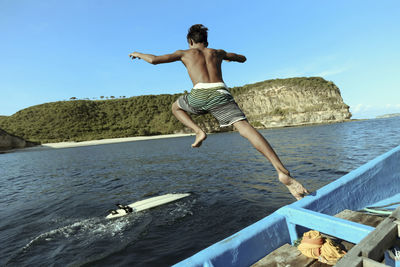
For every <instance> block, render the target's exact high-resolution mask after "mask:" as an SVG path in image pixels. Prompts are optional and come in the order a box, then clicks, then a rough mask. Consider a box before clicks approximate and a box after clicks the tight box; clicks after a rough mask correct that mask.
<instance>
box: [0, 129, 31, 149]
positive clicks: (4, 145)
mask: <svg viewBox="0 0 400 267" xmlns="http://www.w3.org/2000/svg"><path fill="white" fill-rule="evenodd" d="M35 145H37V144H36V143H33V142H29V141H25V140H24V139H22V138H20V137H18V136H14V135H11V134H9V133H7V132H6V131H4V130H2V129H0V152H2V151H6V150H10V149H14V148H24V147H31V146H35Z"/></svg>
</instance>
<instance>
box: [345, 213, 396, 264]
mask: <svg viewBox="0 0 400 267" xmlns="http://www.w3.org/2000/svg"><path fill="white" fill-rule="evenodd" d="M396 211H397V212H398V211H400V207H399V208H397V209H396ZM397 236H398V225H397V224H396V223H395V218H394V217H392V216H391V217H388V218H386V219H385V220H384V221H383V222H382V223H380V224H379V225H378V226H377V227H376V229H375V230H374V231H373V232H372V233H371V234H369V235H368V236H367V237H366V238H364V239H363V240H362V241H361V242H360V243H358V244H357V246H355V247H354V248H353V249H351V250H350V251H349V252H348V253H347V254H346V255H345V256H344V257H343V258H342V259H341V260H340V261H339V262H338V264H337V266H338V267H347V266H350V265H349V264H351V262H353V261H355V260H356V259H357V258H359V259H360V258H361V257H363V262H364V261H365V258H369V259H371V260H374V261H377V262H381V261H382V260H383V258H384V254H383V253H384V251H385V250H387V249H388V248H389V247H391V246H392V245H393V244H394V243H395V242H396V239H397ZM367 262H368V261H367Z"/></svg>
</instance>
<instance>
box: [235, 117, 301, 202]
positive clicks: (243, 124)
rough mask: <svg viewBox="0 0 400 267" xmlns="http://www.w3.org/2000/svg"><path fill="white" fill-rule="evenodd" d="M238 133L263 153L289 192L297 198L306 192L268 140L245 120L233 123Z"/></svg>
mask: <svg viewBox="0 0 400 267" xmlns="http://www.w3.org/2000/svg"><path fill="white" fill-rule="evenodd" d="M233 125H234V126H235V128H236V129H237V130H238V131H239V133H240V135H241V136H243V137H246V138H247V139H248V140H249V141H250V143H251V144H252V145H253V146H254V147H255V148H256V149H257V150H258V151H259V152H260V153H261V154H263V155H264V156H265V157H266V158H267V159H268V160H269V161H270V162H271V163H272V165H273V166H274V168H275V169H276V171H277V172H278V177H279V181H281V182H282V183H283V184H284V185H286V186H287V188H288V189H289V191H290V193H291V194H292V195H293V196H294V197H295V198H296V199H297V200H299V199H301V198H302V197H304V195H305V194H308V191H307V189H305V188H304V187H303V185H301V184H300V183H299V182H297V181H296V180H295V179H294V178H292V177H291V176H290V173H289V171H288V170H287V169H286V168H285V167H284V166H283V164H282V162H281V160H280V159H279V157H278V155H277V154H276V153H275V151H274V150H273V148H272V147H271V146H270V144H269V143H268V141H267V140H266V139H265V138H264V136H262V135H261V134H260V133H259V132H258V131H257V130H256V129H254V127H253V126H251V124H250V123H249V122H248V121H247V120H241V121H238V122H235V123H234V124H233Z"/></svg>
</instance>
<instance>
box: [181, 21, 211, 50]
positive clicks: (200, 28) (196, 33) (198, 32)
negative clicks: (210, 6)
mask: <svg viewBox="0 0 400 267" xmlns="http://www.w3.org/2000/svg"><path fill="white" fill-rule="evenodd" d="M207 31H208V29H207V28H206V27H204V25H203V24H195V25H193V26H192V27H190V29H189V31H188V34H187V36H186V38H187V41H188V43H189V44H190V40H192V41H193V43H203V44H204V45H205V46H206V47H207V46H208V42H207Z"/></svg>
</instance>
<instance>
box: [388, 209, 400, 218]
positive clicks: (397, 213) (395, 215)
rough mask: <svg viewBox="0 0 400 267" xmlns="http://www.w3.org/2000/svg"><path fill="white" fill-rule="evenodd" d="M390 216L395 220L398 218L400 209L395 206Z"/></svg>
mask: <svg viewBox="0 0 400 267" xmlns="http://www.w3.org/2000/svg"><path fill="white" fill-rule="evenodd" d="M390 217H391V218H394V219H396V220H400V209H399V208H397V209H395V210H394V211H393V212H392V214H391V215H390Z"/></svg>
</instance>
